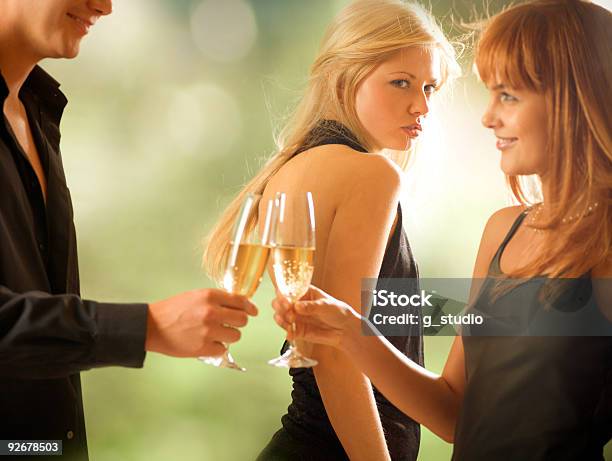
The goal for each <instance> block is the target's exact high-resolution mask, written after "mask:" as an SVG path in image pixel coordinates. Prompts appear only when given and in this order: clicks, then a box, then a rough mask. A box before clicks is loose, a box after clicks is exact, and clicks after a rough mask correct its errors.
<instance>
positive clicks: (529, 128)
mask: <svg viewBox="0 0 612 461" xmlns="http://www.w3.org/2000/svg"><path fill="white" fill-rule="evenodd" d="M487 87H488V89H489V93H490V100H489V105H488V107H487V110H486V111H485V113H484V115H483V117H482V124H483V125H484V126H485V127H487V128H491V129H492V130H493V132H494V133H495V136H496V138H497V143H496V146H497V148H498V149H499V150H500V151H501V153H502V157H501V169H502V170H503V172H504V173H505V174H507V175H509V176H517V175H531V174H537V175H539V176H540V177H542V176H543V175H544V174H545V173H546V167H547V158H546V144H547V135H546V132H547V113H546V101H545V98H544V95H542V94H540V93H536V92H534V91H529V90H517V89H513V88H510V87H508V86H507V85H504V84H502V83H493V84H490V85H487Z"/></svg>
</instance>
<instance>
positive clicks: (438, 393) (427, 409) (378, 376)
mask: <svg viewBox="0 0 612 461" xmlns="http://www.w3.org/2000/svg"><path fill="white" fill-rule="evenodd" d="M517 212H518V211H517V210H514V209H504V210H501V211H500V212H498V213H496V214H494V215H493V216H492V217H491V219H490V220H489V222H488V223H487V226H486V228H485V231H484V233H483V237H482V240H481V243H480V248H479V250H478V256H477V259H476V264H475V268H474V279H481V278H484V277H486V274H487V271H488V267H489V264H490V262H491V259H492V257H493V255H494V253H495V250H496V248H497V246H498V245H499V243H500V241H501V239H502V238H503V235H504V232H505V231H506V230H507V228H508V227H509V225H510V223H511V221H512V220H513V219H514V218H515V217H516V214H517ZM478 288H479V286H478V285H475V286H472V290H471V293H470V300H472V299H473V296H475V295H476V293H477V291H478ZM311 291H312V292H313V293H309V296H310V297H311V299H317V298H318V300H317V301H314V302H306V303H298V305H297V306H296V310H297V313H298V319H297V323H298V331H297V335H299V336H302V337H305V338H306V339H308V340H310V341H313V342H323V343H325V344H329V345H333V346H336V347H338V348H339V349H341V350H343V351H346V353H347V354H348V355H349V356H350V357H351V358H352V360H353V361H354V363H355V365H356V366H357V367H358V368H359V369H360V370H362V371H363V372H364V373H366V374H367V375H368V376H369V377H370V379H371V380H372V382H373V383H374V384H375V385H376V387H377V388H378V389H380V391H381V392H382V393H383V394H384V395H385V397H387V398H388V399H389V400H390V401H391V402H392V403H393V404H394V405H395V406H397V407H398V408H399V409H400V410H402V411H403V412H404V413H406V414H407V415H409V416H411V417H412V418H413V419H415V420H416V421H418V422H419V423H421V424H424V425H425V426H427V427H428V428H429V429H430V430H431V431H433V432H434V433H435V434H437V435H439V436H440V437H441V438H442V439H444V440H446V441H448V442H452V441H453V438H454V432H455V425H456V422H457V417H458V415H459V411H460V409H461V403H462V400H463V394H464V389H465V363H464V351H463V341H462V339H461V337H457V338H455V341H454V343H453V345H452V347H451V350H450V353H449V356H448V359H447V361H446V365H445V366H444V370H443V372H442V374H441V375H437V374H435V373H431V372H429V371H428V370H426V369H425V368H423V367H421V366H419V365H417V364H416V363H414V362H413V361H411V360H410V359H408V358H407V357H405V356H403V355H402V354H401V353H400V352H399V351H397V350H396V349H395V348H394V347H393V345H392V344H391V343H389V342H388V341H387V340H386V339H385V338H384V337H382V336H364V335H363V334H362V331H361V321H362V319H361V318H360V317H359V315H358V314H357V313H356V312H354V311H353V310H352V309H351V308H350V307H348V306H346V305H344V307H342V303H340V302H339V301H337V300H335V299H333V298H331V297H328V296H327V295H325V293H323V292H320V291H318V290H316V289H314V288H313V289H312V290H311ZM277 306H278V304H277V305H276V306H275V308H277V312H279V311H280V312H282V311H283V308H278V307H277ZM338 307H341V309H338ZM277 321H279V322H280V323H282V322H283V320H282V319H281V318H279V317H277ZM370 327H371V328H372V329H374V327H373V326H370Z"/></svg>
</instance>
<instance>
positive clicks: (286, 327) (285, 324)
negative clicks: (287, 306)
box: [274, 314, 291, 331]
mask: <svg viewBox="0 0 612 461" xmlns="http://www.w3.org/2000/svg"><path fill="white" fill-rule="evenodd" d="M274 321H275V322H276V323H277V324H278V326H280V327H281V328H282V329H284V330H287V331H289V330H291V324H290V323H289V322H287V321H286V320H285V319H284V318H283V317H281V316H280V315H278V314H274Z"/></svg>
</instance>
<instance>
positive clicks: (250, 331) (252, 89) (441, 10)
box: [43, 0, 612, 461]
mask: <svg viewBox="0 0 612 461" xmlns="http://www.w3.org/2000/svg"><path fill="white" fill-rule="evenodd" d="M346 3H347V2H346V1H328V0H310V1H308V2H305V1H299V0H252V1H250V2H243V1H240V0H231V1H230V0H215V1H213V0H207V1H204V2H203V1H199V0H198V1H196V0H116V1H115V4H114V7H115V13H113V15H111V16H109V17H108V18H103V19H102V20H101V21H100V23H99V24H97V25H96V26H95V27H94V28H93V29H92V30H91V32H90V34H91V36H90V37H87V38H86V40H85V41H84V43H83V46H82V52H81V55H80V56H79V58H78V59H76V60H74V61H61V62H60V61H48V62H45V63H44V64H43V66H44V67H45V68H46V69H47V70H49V71H50V72H51V73H52V74H53V75H54V76H55V77H56V78H57V79H58V80H60V81H61V82H62V89H63V90H64V92H65V93H66V94H67V95H68V97H69V100H70V101H71V102H70V103H69V105H68V107H67V109H66V112H65V116H64V120H63V133H64V134H63V138H62V151H63V158H64V164H65V168H66V173H67V177H68V185H69V187H70V190H71V192H72V196H73V200H74V208H75V214H76V225H77V232H78V238H79V252H80V262H81V278H82V292H83V295H84V297H86V298H90V299H99V300H106V301H125V302H132V301H145V302H147V301H154V300H159V299H163V298H165V297H168V296H170V295H172V294H174V293H178V292H181V291H185V290H189V289H193V288H197V287H207V286H212V285H213V282H211V281H210V280H208V279H207V278H206V277H205V275H204V274H203V272H202V270H201V268H200V255H201V247H200V240H201V237H202V236H203V235H204V234H205V233H206V232H207V231H208V230H209V229H210V227H211V226H212V224H213V223H214V221H215V219H216V218H217V217H218V215H219V213H220V211H221V210H222V208H223V206H224V205H225V204H226V203H227V202H228V201H229V199H230V198H231V197H232V195H233V194H234V193H235V192H237V191H238V190H239V189H240V187H241V185H242V184H243V183H244V182H245V180H246V179H247V178H249V177H250V176H251V175H252V174H253V172H254V171H256V170H257V168H258V167H259V166H260V165H261V163H262V162H263V160H264V159H265V158H266V157H267V155H268V154H269V153H270V152H272V150H273V148H274V142H273V133H274V132H275V131H276V130H278V129H279V128H280V127H281V125H282V120H283V117H285V116H286V115H287V113H288V111H289V110H290V109H291V107H293V105H294V104H295V102H296V99H297V98H298V97H299V95H300V91H301V89H302V88H303V86H304V82H305V80H306V75H307V71H308V67H309V66H310V63H311V62H312V60H313V58H314V56H315V53H316V50H317V47H318V44H319V41H320V39H321V37H322V35H323V32H324V30H325V27H326V25H327V24H328V23H329V21H330V20H331V18H332V17H333V16H334V15H335V13H336V12H337V11H339V10H340V8H341V7H342V6H343V5H345V4H346ZM488 4H489V10H490V11H491V12H495V11H498V10H499V9H500V8H501V6H503V4H504V2H488ZM429 7H431V9H432V10H433V12H434V13H435V15H436V16H437V17H438V18H440V22H441V23H442V25H443V27H444V28H445V30H446V31H449V32H450V33H452V34H455V33H457V30H456V28H455V27H452V23H451V20H452V19H453V18H454V19H455V20H457V19H469V18H470V17H471V16H470V15H471V14H472V13H473V12H474V11H476V12H481V13H482V11H484V8H483V7H482V6H481V5H480V6H479V5H476V6H475V5H474V4H473V3H472V2H469V1H463V2H462V1H458V0H455V1H446V0H445V1H438V2H432V4H431V5H429ZM202 11H206V12H208V13H207V14H208V19H206V18H205V19H202V18H201V16H200V14H199V13H201V12H202ZM207 21H208V22H207ZM206 27H208V28H209V29H211V32H210V33H211V34H213V35H212V38H211V36H209V37H208V38H207V39H206V37H205V38H204V39H202V38H201V36H200V35H198V32H201V31H202V30H203V29H202V28H206ZM215 27H216V28H215ZM217 29H218V33H219V36H218V37H217V38H216V39H215V36H214V33H215V30H217ZM228 31H229V35H227V33H228ZM198 37H199V38H198ZM233 37H239V38H240V37H241V38H240V39H236V40H234V38H233ZM241 40H242V41H241ZM224 43H227V44H228V45H227V47H228V48H227V54H228V55H231V54H232V53H233V52H236V53H235V54H237V56H236V57H235V58H234V59H231V60H228V59H227V58H226V59H225V60H223V59H222V60H219V59H218V58H215V57H214V55H213V56H211V53H213V54H214V52H215V49H217V51H219V50H218V49H219V48H220V49H221V51H223V47H224V46H226V45H224ZM211 47H212V48H211ZM241 47H242V48H241ZM211 49H212V51H211ZM237 49H238V51H240V49H241V50H242V52H240V53H238V52H237V51H236V50H237ZM462 64H463V67H464V71H465V76H464V77H463V78H461V79H460V80H459V81H458V82H457V83H456V85H455V86H454V89H453V92H452V94H451V95H449V96H448V97H445V98H443V99H441V100H440V101H438V103H437V105H436V108H435V110H434V112H435V114H433V115H432V117H431V119H432V120H431V121H430V126H429V127H428V128H427V131H428V133H426V134H425V137H424V138H425V139H424V140H423V141H422V146H421V149H420V152H419V155H418V156H417V159H416V162H415V164H414V166H413V167H412V169H411V170H410V171H409V172H408V173H407V181H406V188H405V191H404V194H403V197H402V202H403V204H404V210H406V211H405V215H406V216H405V219H404V225H405V227H406V229H407V231H408V234H409V237H410V240H411V244H412V246H413V249H414V252H415V255H416V257H417V260H418V262H419V264H420V269H421V274H422V276H424V277H436V276H440V277H467V276H469V275H470V274H471V270H472V265H473V262H474V258H475V255H476V251H477V247H478V242H479V238H480V234H481V231H482V228H483V226H484V223H485V222H486V219H487V217H488V216H489V215H490V214H491V213H492V212H493V211H494V210H496V209H498V208H500V207H503V206H506V205H508V204H509V203H510V198H509V195H508V193H507V191H506V189H505V187H504V180H503V176H502V175H501V173H500V171H499V168H498V162H499V156H498V154H497V152H496V150H495V148H494V141H493V137H492V135H491V134H489V133H487V132H486V130H484V129H483V128H482V127H481V126H480V122H479V120H480V114H481V113H482V111H483V109H484V107H485V104H486V93H485V91H484V89H483V88H482V86H481V85H480V84H479V83H478V82H477V80H476V78H475V77H474V76H473V74H472V73H471V71H470V68H471V55H470V52H469V49H468V51H467V52H466V53H465V54H464V56H463V58H462ZM271 298H272V287H271V284H270V282H269V280H267V279H266V280H265V281H264V283H263V284H262V286H261V288H260V289H259V291H258V292H257V294H256V296H255V302H256V303H257V305H258V306H259V307H260V315H259V317H257V318H255V319H253V320H252V321H251V322H250V324H249V326H248V328H246V329H245V330H244V332H243V339H242V340H241V342H240V343H239V344H237V345H235V346H233V347H232V352H233V353H234V356H235V357H237V359H238V360H239V362H240V363H241V364H243V365H244V366H246V367H247V368H248V373H245V374H240V373H235V372H232V371H228V370H218V369H214V368H211V367H208V366H205V365H203V364H200V363H199V362H197V361H196V360H193V359H171V358H167V357H162V356H160V355H157V354H148V356H147V358H146V361H145V367H144V368H143V369H138V370H132V369H125V368H105V369H98V370H93V371H88V372H86V373H83V375H82V377H83V383H84V385H83V386H84V398H85V409H86V420H87V428H88V436H89V449H90V457H91V459H92V460H93V461H106V460H112V461H115V460H122V461H123V460H125V461H141V460H147V461H157V460H169V459H172V460H174V459H182V460H216V461H235V460H250V459H254V458H255V456H256V454H257V453H258V452H259V450H260V449H261V448H262V447H263V446H264V445H265V444H266V443H267V441H268V440H269V438H270V436H271V435H272V434H273V433H274V432H275V431H276V430H277V429H278V428H279V427H280V422H279V421H280V416H281V415H282V414H283V413H284V412H285V410H286V407H287V405H288V403H289V397H290V396H289V393H290V380H289V377H288V374H287V372H286V371H285V370H281V369H275V368H272V367H269V366H267V365H266V364H265V363H266V361H267V360H268V359H269V358H272V357H274V356H276V355H277V353H278V350H279V348H280V345H281V343H282V341H283V332H282V331H281V330H280V329H279V328H278V327H276V326H275V324H274V323H273V321H272V318H271V314H270V307H269V302H270V300H271ZM451 341H452V338H427V339H426V364H427V367H428V368H429V369H430V370H432V371H435V372H440V371H441V370H442V367H443V365H444V362H445V359H446V355H447V352H448V350H449V347H450V343H451ZM406 392H410V389H407V390H406ZM492 411H494V409H492ZM450 454H451V446H450V445H449V444H446V443H445V442H443V441H441V440H440V439H438V438H437V437H435V436H434V435H432V434H431V433H430V432H429V431H428V430H426V429H424V430H423V438H422V446H421V453H420V459H421V460H445V459H450ZM610 456H611V458H610V459H612V455H610Z"/></svg>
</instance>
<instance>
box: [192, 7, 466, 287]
mask: <svg viewBox="0 0 612 461" xmlns="http://www.w3.org/2000/svg"><path fill="white" fill-rule="evenodd" d="M409 46H425V47H432V48H433V47H435V48H437V49H438V50H440V55H441V58H442V59H441V62H442V69H441V73H442V82H441V84H443V83H445V82H446V81H448V80H449V79H451V78H453V77H455V76H457V75H459V74H460V68H459V66H458V64H457V62H456V52H455V49H454V48H453V46H452V45H451V44H450V43H449V41H448V40H447V39H446V38H445V36H444V34H443V33H442V31H441V29H440V28H439V27H438V25H437V24H436V22H435V20H434V19H433V17H432V16H431V15H430V14H429V13H427V12H426V11H425V10H424V9H423V8H422V7H420V6H419V5H417V4H415V3H405V2H402V1H399V0H357V1H355V2H353V3H351V4H349V5H348V6H347V7H346V8H344V9H343V10H342V11H341V12H340V13H339V14H338V15H337V16H336V17H335V18H334V20H333V21H332V23H331V24H330V26H329V27H328V29H327V32H326V34H325V36H324V38H323V41H322V44H321V47H320V49H319V52H318V55H317V57H316V59H315V61H314V63H313V64H312V67H311V69H310V74H309V79H308V83H307V87H306V91H305V93H304V96H303V97H302V99H301V101H300V102H299V104H298V105H297V108H296V109H295V111H294V113H293V115H292V116H291V117H290V119H289V120H288V122H287V124H286V125H285V127H284V128H283V130H282V131H281V132H280V134H279V136H278V139H277V140H276V141H277V142H276V144H277V152H276V153H275V154H274V155H273V156H272V157H271V158H270V159H269V160H268V162H267V163H266V164H265V165H264V167H263V168H262V169H261V170H260V171H259V172H258V173H257V174H256V175H255V177H253V178H252V179H251V180H250V181H249V182H248V183H247V184H246V186H245V187H244V188H243V189H242V190H241V191H240V193H239V194H238V195H237V196H236V197H235V198H234V199H233V200H232V202H231V203H230V204H229V205H228V207H227V208H226V209H225V211H224V212H223V213H222V215H221V217H220V219H219V221H218V222H217V224H216V226H215V227H214V229H213V230H212V232H211V233H210V235H209V237H208V245H207V246H206V250H205V253H204V258H203V262H204V267H205V268H206V269H207V271H208V273H209V274H211V276H212V277H214V278H218V277H219V275H220V273H221V271H222V263H223V260H224V257H225V254H226V253H227V251H228V248H229V240H230V237H231V235H230V232H231V228H232V224H233V222H234V221H235V219H236V216H237V213H238V210H239V208H240V204H241V202H242V200H243V199H244V197H245V195H246V194H248V193H259V194H260V193H262V192H263V191H264V189H265V187H266V185H267V184H268V181H269V180H270V178H272V176H274V174H275V173H276V172H277V171H278V170H279V169H280V168H281V167H282V166H283V165H284V164H285V163H286V162H287V161H288V160H289V159H290V158H291V157H293V155H295V153H296V152H297V151H298V150H299V149H300V148H303V147H304V145H305V144H306V142H307V140H309V141H310V142H312V141H313V140H312V139H309V138H308V136H309V134H310V133H311V131H312V130H313V129H314V128H315V127H316V126H317V125H318V124H319V123H320V122H321V121H322V120H325V119H329V118H331V119H334V120H337V121H339V122H340V123H341V124H342V125H344V126H346V127H347V128H348V129H349V130H350V131H351V132H352V133H353V134H354V135H355V137H356V138H357V139H356V141H358V143H359V144H360V145H362V146H363V147H364V148H365V149H366V150H368V151H372V150H373V149H374V148H375V143H374V140H373V139H372V138H371V136H370V135H369V134H368V133H367V132H366V130H365V129H364V128H363V126H362V125H361V123H360V122H359V119H358V117H357V114H356V111H355V104H354V101H355V94H356V92H357V88H358V87H359V84H360V83H361V82H362V81H363V79H364V78H365V77H366V76H367V75H369V74H370V73H371V72H372V71H373V70H374V69H375V68H376V66H377V65H379V64H380V63H381V62H383V61H385V60H386V59H388V58H389V57H391V56H392V55H393V53H395V52H397V51H399V50H401V49H402V48H405V47H409ZM404 163H405V162H404ZM254 219H256V217H254Z"/></svg>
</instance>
